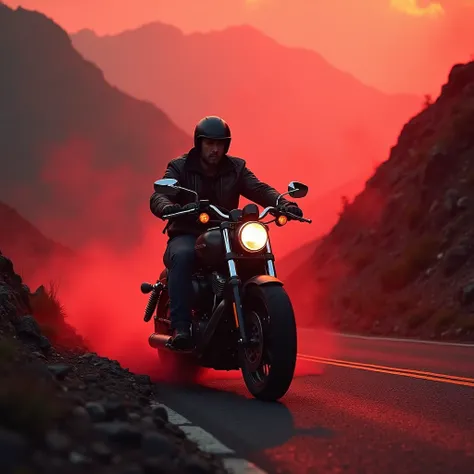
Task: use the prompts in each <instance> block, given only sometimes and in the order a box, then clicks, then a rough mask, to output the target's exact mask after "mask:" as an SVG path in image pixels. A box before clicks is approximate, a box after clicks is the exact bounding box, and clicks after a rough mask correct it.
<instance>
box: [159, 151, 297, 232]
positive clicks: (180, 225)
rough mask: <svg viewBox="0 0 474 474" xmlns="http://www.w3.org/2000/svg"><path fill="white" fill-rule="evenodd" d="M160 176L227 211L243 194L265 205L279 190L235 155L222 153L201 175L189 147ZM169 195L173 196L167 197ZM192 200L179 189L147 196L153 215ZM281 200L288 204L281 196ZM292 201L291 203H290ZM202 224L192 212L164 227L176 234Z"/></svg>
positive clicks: (195, 155)
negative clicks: (210, 172) (211, 171)
mask: <svg viewBox="0 0 474 474" xmlns="http://www.w3.org/2000/svg"><path fill="white" fill-rule="evenodd" d="M163 178H174V179H176V180H178V183H179V185H180V186H182V187H184V188H188V189H192V190H193V191H196V192H197V193H198V194H199V197H200V198H201V199H210V201H211V204H214V205H216V206H219V207H223V208H224V209H226V210H228V211H230V210H232V209H236V208H237V207H238V205H239V198H240V196H243V197H245V198H247V199H249V200H250V201H253V202H255V203H256V204H258V205H260V206H262V207H267V206H274V205H275V204H276V199H277V197H278V195H279V194H280V193H279V192H278V191H276V190H275V189H274V188H272V187H271V186H269V185H268V184H266V183H263V182H262V181H260V180H259V179H258V178H257V177H256V176H255V175H254V174H253V173H252V172H251V171H250V170H249V169H248V168H247V166H246V163H245V160H243V159H242V158H237V157H235V156H230V155H225V156H224V157H223V159H222V161H221V163H220V164H219V171H218V173H217V175H216V176H214V177H212V178H209V177H207V176H206V175H205V173H204V171H203V169H202V167H201V162H200V157H199V155H198V153H197V151H196V150H195V149H194V148H192V149H191V150H190V151H189V152H188V153H185V154H184V155H181V156H179V157H178V158H175V159H174V160H171V161H170V162H169V163H168V167H167V169H166V171H165V174H164V176H163ZM171 199H173V200H171ZM191 202H193V197H192V195H190V194H189V193H184V192H183V193H180V194H179V195H178V196H177V197H176V198H174V197H173V198H170V197H169V196H165V195H164V194H160V193H156V192H154V193H153V194H152V195H151V197H150V210H151V212H152V213H153V214H154V215H155V216H157V217H161V216H162V215H163V209H164V207H165V206H167V205H170V204H175V203H179V204H181V205H185V204H188V203H191ZM280 203H281V204H289V201H288V200H286V199H285V198H282V199H281V200H280ZM292 204H293V203H292ZM202 231H203V225H202V224H197V223H196V216H194V217H191V216H189V217H181V218H179V219H176V220H174V221H173V222H172V223H171V224H170V225H169V227H168V236H169V237H170V238H171V237H174V236H175V235H178V234H183V233H184V234H196V235H198V234H200V233H202Z"/></svg>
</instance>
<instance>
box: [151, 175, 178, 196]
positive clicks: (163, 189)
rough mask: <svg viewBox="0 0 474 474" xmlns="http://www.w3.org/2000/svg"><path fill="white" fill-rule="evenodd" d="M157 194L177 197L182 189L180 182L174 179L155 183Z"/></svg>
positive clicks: (160, 180)
mask: <svg viewBox="0 0 474 474" xmlns="http://www.w3.org/2000/svg"><path fill="white" fill-rule="evenodd" d="M154 188H155V192H157V193H160V194H164V195H165V196H176V195H177V194H178V193H179V191H180V188H179V187H178V181H177V180H176V179H173V178H166V179H159V180H158V181H155V183H154Z"/></svg>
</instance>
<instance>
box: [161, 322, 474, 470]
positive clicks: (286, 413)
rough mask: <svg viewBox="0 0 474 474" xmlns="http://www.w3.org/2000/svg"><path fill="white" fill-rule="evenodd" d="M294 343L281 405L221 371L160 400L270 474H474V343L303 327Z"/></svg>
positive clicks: (166, 389)
mask: <svg viewBox="0 0 474 474" xmlns="http://www.w3.org/2000/svg"><path fill="white" fill-rule="evenodd" d="M298 349H299V356H298V363H297V370H296V376H295V379H294V381H293V384H292V386H291V388H290V390H289V391H288V393H287V394H286V395H285V397H283V398H282V399H281V401H280V402H278V403H264V402H260V401H257V400H254V399H253V398H252V397H251V396H250V395H249V394H248V392H247V390H246V388H245V386H244V383H243V380H242V379H241V377H240V372H217V371H209V372H208V373H206V375H205V376H204V377H203V379H202V380H201V381H200V383H199V384H196V385H194V386H192V387H173V386H171V385H165V386H164V387H163V389H162V390H161V394H162V396H161V399H162V400H161V401H162V402H163V403H164V404H165V405H166V406H167V407H170V408H171V409H172V410H174V411H176V412H177V413H179V414H181V415H182V416H184V417H186V419H188V420H190V422H191V423H192V424H194V425H197V426H199V427H202V428H203V429H204V430H205V431H206V432H207V433H210V434H211V435H212V436H213V437H215V438H216V439H218V440H219V441H220V442H221V443H223V444H224V445H225V446H228V447H230V448H231V449H232V450H233V451H234V452H235V453H237V454H238V457H239V458H243V459H247V460H249V461H250V462H251V463H253V464H254V465H255V466H257V468H260V469H261V470H262V471H264V472H265V471H266V472H268V473H292V474H293V473H358V474H359V473H367V474H372V473H373V474H380V473H390V474H391V473H393V474H397V473H404V474H405V473H428V472H429V473H431V474H434V473H443V474H451V473H454V472H456V474H463V473H466V474H467V473H471V474H472V473H473V472H474V429H473V421H474V345H467V344H466V345H463V344H444V343H431V342H424V341H413V340H410V341H407V340H397V339H388V338H372V337H360V336H350V335H342V334H334V333H329V332H323V331H316V330H311V329H300V330H299V331H298ZM222 455H223V456H224V457H225V456H226V454H225V452H224V453H223V454H222ZM233 456H234V457H235V455H233ZM236 472H237V471H236ZM241 472H244V471H241Z"/></svg>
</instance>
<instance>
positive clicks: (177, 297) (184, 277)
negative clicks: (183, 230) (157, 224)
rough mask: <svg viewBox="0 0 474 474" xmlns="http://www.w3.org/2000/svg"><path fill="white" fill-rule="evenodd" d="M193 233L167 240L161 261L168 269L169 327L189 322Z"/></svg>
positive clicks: (194, 241)
mask: <svg viewBox="0 0 474 474" xmlns="http://www.w3.org/2000/svg"><path fill="white" fill-rule="evenodd" d="M195 243H196V237H195V236H194V235H189V234H187V235H178V236H176V237H173V238H172V239H170V240H169V241H168V245H167V247H166V251H165V253H164V255H163V263H164V264H165V266H166V268H167V269H168V294H169V298H170V319H171V328H172V329H176V328H180V327H182V326H184V325H188V326H189V324H190V323H191V301H192V292H193V287H192V282H191V277H192V273H193V269H194V259H195V256H194V245H195Z"/></svg>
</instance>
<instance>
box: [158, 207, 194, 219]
mask: <svg viewBox="0 0 474 474" xmlns="http://www.w3.org/2000/svg"><path fill="white" fill-rule="evenodd" d="M192 212H196V209H186V210H185V211H179V212H175V213H173V214H166V215H164V216H163V217H162V218H163V219H169V218H170V217H175V216H184V215H186V214H191V213H192Z"/></svg>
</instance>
